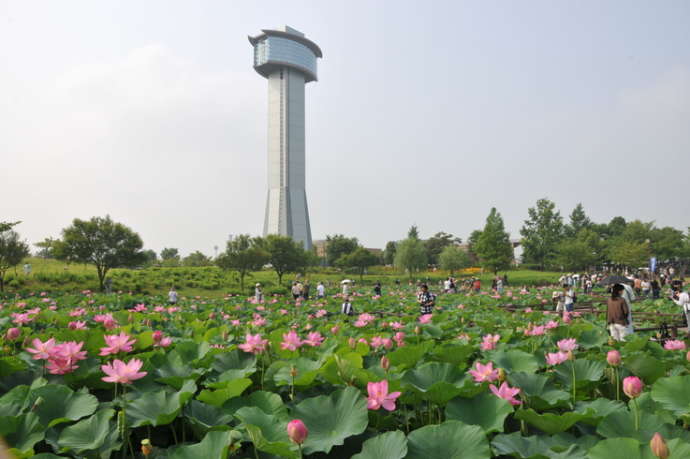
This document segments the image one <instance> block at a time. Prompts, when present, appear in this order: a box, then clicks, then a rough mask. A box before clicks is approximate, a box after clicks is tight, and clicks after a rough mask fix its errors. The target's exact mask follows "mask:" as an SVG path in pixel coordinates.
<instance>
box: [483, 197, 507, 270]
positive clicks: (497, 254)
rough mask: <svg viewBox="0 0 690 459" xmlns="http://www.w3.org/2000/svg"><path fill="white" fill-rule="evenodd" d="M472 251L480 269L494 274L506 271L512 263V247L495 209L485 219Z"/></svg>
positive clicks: (501, 219)
mask: <svg viewBox="0 0 690 459" xmlns="http://www.w3.org/2000/svg"><path fill="white" fill-rule="evenodd" d="M474 250H475V251H476V253H477V255H478V256H479V261H480V262H481V265H482V267H484V268H486V269H489V270H491V271H493V272H494V273H496V272H498V270H500V269H507V268H508V267H510V265H511V263H512V262H513V245H512V244H511V242H510V236H509V235H508V233H507V232H506V231H505V227H504V226H503V218H502V217H501V214H500V213H498V211H496V208H491V212H490V213H489V216H488V217H486V224H485V225H484V229H483V230H482V232H481V235H480V236H479V240H478V241H477V243H476V246H475V247H474Z"/></svg>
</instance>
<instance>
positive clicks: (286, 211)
mask: <svg viewBox="0 0 690 459" xmlns="http://www.w3.org/2000/svg"><path fill="white" fill-rule="evenodd" d="M261 32H262V33H261V34H259V35H257V36H255V37H249V42H250V43H251V44H252V46H253V47H254V69H255V70H256V71H257V72H258V73H259V74H260V75H261V76H263V77H265V78H266V79H267V80H268V195H267V198H266V216H265V220H264V236H265V235H268V234H280V235H284V236H290V237H292V238H293V239H294V240H295V241H297V242H302V243H303V245H304V248H305V249H311V245H312V240H311V226H310V224H309V209H308V207H307V194H306V189H305V160H304V152H305V135H304V86H305V84H306V83H309V82H310V81H316V80H317V71H316V59H317V58H320V57H322V54H321V49H320V48H319V47H318V46H317V45H316V43H314V42H313V41H311V40H308V39H307V38H305V36H304V34H303V33H301V32H299V31H297V30H295V29H293V28H291V27H288V26H285V27H284V28H283V29H281V30H270V29H264V30H262V31H261Z"/></svg>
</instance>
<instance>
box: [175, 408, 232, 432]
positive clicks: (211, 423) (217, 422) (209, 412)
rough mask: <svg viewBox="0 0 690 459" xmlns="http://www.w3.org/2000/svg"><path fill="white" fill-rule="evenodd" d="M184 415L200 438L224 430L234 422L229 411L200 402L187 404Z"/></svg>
mask: <svg viewBox="0 0 690 459" xmlns="http://www.w3.org/2000/svg"><path fill="white" fill-rule="evenodd" d="M183 413H184V416H185V417H186V418H187V420H188V421H189V423H190V425H191V426H192V429H193V430H194V432H195V433H196V434H197V436H198V437H199V438H201V437H203V436H204V435H206V432H208V431H209V430H223V429H224V428H226V427H228V424H229V423H230V422H231V421H232V420H233V417H232V414H230V413H228V412H227V411H224V410H223V409H221V408H219V407H217V406H213V405H209V404H207V403H203V402H200V401H198V400H191V401H190V402H189V403H187V405H185V407H184V410H183Z"/></svg>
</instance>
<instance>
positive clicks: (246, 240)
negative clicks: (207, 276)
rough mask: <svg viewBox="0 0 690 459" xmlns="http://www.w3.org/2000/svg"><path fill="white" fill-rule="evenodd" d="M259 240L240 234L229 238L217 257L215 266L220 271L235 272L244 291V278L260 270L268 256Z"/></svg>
mask: <svg viewBox="0 0 690 459" xmlns="http://www.w3.org/2000/svg"><path fill="white" fill-rule="evenodd" d="M263 244H264V241H263V240H262V239H261V238H252V237H251V236H249V235H248V234H240V235H239V236H237V237H234V238H231V239H229V240H228V242H227V243H226V244H225V252H223V253H221V254H220V255H218V257H217V258H216V264H217V265H218V266H219V267H220V268H221V269H227V270H233V271H237V273H238V274H239V276H240V289H241V290H244V278H245V277H246V275H247V274H248V273H250V272H251V271H258V270H260V269H261V268H262V267H263V265H265V264H266V263H267V262H268V260H269V258H270V255H269V253H268V252H267V251H266V250H265V249H264V248H262V246H263Z"/></svg>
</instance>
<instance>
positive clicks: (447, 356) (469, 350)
mask: <svg viewBox="0 0 690 459" xmlns="http://www.w3.org/2000/svg"><path fill="white" fill-rule="evenodd" d="M474 352H476V348H475V347H474V346H472V345H470V344H446V345H440V346H436V347H434V349H433V351H432V352H431V356H432V358H433V359H434V360H438V361H440V362H447V363H452V364H453V365H455V366H457V367H459V369H465V368H467V360H468V359H469V357H470V356H471V355H472V354H473V353H474Z"/></svg>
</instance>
